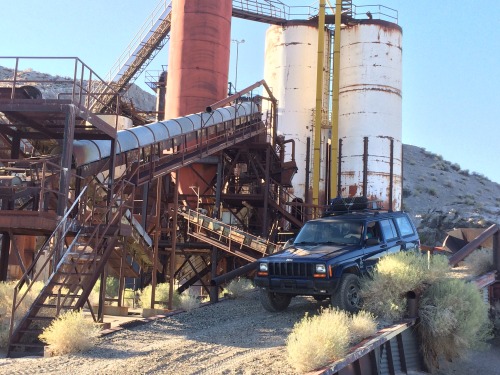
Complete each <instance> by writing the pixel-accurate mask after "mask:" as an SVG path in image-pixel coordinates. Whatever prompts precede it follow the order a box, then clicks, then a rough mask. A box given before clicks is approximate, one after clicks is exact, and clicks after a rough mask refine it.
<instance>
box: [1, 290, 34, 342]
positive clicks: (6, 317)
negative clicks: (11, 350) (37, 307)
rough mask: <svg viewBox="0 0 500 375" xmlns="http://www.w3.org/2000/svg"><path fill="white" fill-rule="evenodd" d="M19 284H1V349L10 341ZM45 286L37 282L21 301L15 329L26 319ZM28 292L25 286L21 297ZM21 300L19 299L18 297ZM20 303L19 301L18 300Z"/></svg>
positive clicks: (15, 320) (15, 318)
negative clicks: (13, 309) (15, 293)
mask: <svg viewBox="0 0 500 375" xmlns="http://www.w3.org/2000/svg"><path fill="white" fill-rule="evenodd" d="M16 284H17V282H0V347H6V346H7V344H8V341H9V329H10V327H9V326H10V319H11V316H12V304H13V300H14V287H15V286H16ZM43 286H44V284H43V283H42V282H41V281H36V282H34V283H33V284H32V285H31V288H30V290H29V292H28V294H26V296H25V297H24V299H23V300H22V301H21V304H20V305H19V307H18V309H17V311H16V315H15V317H14V328H16V327H17V325H18V324H19V322H20V321H21V319H22V318H23V317H24V315H25V314H26V312H27V311H28V309H29V308H30V307H31V305H32V304H33V302H34V301H35V299H36V297H38V295H39V294H40V291H41V290H42V288H43ZM26 290H27V286H26V285H25V286H24V287H23V288H22V289H21V293H20V294H19V295H23V294H24V293H25V291H26ZM18 298H19V297H18ZM17 303H19V300H17Z"/></svg>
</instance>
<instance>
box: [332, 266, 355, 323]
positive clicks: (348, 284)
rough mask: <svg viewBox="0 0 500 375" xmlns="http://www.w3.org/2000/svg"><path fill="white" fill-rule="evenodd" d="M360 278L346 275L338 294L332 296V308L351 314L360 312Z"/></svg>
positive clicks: (349, 274)
mask: <svg viewBox="0 0 500 375" xmlns="http://www.w3.org/2000/svg"><path fill="white" fill-rule="evenodd" d="M359 290H360V283H359V277H358V276H356V275H354V274H352V273H346V274H344V275H342V278H341V279H340V285H339V287H338V289H337V292H336V293H334V294H333V295H332V306H333V307H338V308H339V309H342V310H345V311H348V312H350V313H355V312H358V311H359V310H360V309H361V295H360V292H359Z"/></svg>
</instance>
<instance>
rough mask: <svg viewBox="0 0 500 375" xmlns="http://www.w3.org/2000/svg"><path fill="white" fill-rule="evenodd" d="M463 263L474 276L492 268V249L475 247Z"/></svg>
mask: <svg viewBox="0 0 500 375" xmlns="http://www.w3.org/2000/svg"><path fill="white" fill-rule="evenodd" d="M464 265H465V266H466V267H467V269H468V270H469V271H470V272H471V273H472V275H474V276H479V275H482V274H484V273H486V272H489V271H492V270H493V269H494V264H493V250H492V249H477V250H474V251H473V252H472V253H471V254H470V255H469V256H468V257H467V258H465V259H464Z"/></svg>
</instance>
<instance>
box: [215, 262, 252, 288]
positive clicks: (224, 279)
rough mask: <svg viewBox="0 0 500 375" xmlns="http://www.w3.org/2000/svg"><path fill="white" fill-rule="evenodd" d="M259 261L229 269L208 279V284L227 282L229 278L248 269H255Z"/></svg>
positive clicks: (243, 273) (239, 274)
mask: <svg viewBox="0 0 500 375" xmlns="http://www.w3.org/2000/svg"><path fill="white" fill-rule="evenodd" d="M258 264H259V262H252V263H249V264H247V265H244V266H243V267H239V268H236V269H235V270H232V271H229V272H227V273H225V274H224V275H220V276H217V277H215V278H213V279H212V280H210V285H212V286H219V285H221V284H223V283H225V282H228V281H229V280H232V279H234V278H235V277H238V276H241V275H245V274H247V273H248V272H250V271H253V270H255V269H257V265H258Z"/></svg>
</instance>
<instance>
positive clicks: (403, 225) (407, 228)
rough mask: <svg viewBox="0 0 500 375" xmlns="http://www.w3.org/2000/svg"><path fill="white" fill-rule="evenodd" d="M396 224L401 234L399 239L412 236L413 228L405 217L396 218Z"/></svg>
mask: <svg viewBox="0 0 500 375" xmlns="http://www.w3.org/2000/svg"><path fill="white" fill-rule="evenodd" d="M396 223H397V225H398V227H399V231H400V232H401V237H405V236H409V235H411V234H413V227H412V225H411V223H410V221H409V220H408V218H407V217H406V216H400V217H397V218H396Z"/></svg>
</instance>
